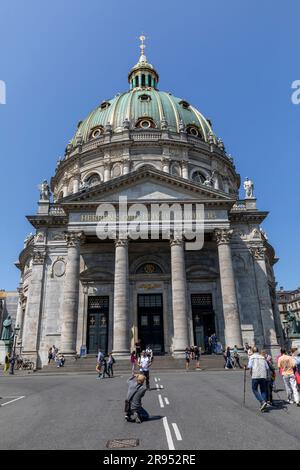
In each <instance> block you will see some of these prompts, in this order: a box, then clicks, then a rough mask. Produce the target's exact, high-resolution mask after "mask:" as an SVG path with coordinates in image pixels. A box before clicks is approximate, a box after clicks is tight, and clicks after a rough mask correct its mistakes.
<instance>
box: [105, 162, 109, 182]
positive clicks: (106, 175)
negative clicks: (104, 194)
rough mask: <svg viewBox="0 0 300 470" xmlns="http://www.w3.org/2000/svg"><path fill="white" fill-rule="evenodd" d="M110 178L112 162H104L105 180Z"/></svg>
mask: <svg viewBox="0 0 300 470" xmlns="http://www.w3.org/2000/svg"><path fill="white" fill-rule="evenodd" d="M109 180H110V163H108V162H106V163H105V164H104V182H106V181H109Z"/></svg>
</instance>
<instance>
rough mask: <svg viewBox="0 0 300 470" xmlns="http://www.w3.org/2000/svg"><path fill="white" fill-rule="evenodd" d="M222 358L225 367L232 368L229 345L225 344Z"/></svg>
mask: <svg viewBox="0 0 300 470" xmlns="http://www.w3.org/2000/svg"><path fill="white" fill-rule="evenodd" d="M224 359H225V369H232V368H233V365H232V358H231V351H230V346H227V348H226V351H225V354H224Z"/></svg>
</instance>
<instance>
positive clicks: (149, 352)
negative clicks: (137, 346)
mask: <svg viewBox="0 0 300 470" xmlns="http://www.w3.org/2000/svg"><path fill="white" fill-rule="evenodd" d="M146 354H147V356H148V357H149V359H150V362H152V361H153V351H152V349H151V346H150V344H148V346H147V348H146Z"/></svg>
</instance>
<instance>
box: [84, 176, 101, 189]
mask: <svg viewBox="0 0 300 470" xmlns="http://www.w3.org/2000/svg"><path fill="white" fill-rule="evenodd" d="M86 183H87V184H88V186H96V185H97V184H99V183H101V180H100V176H99V175H98V173H93V174H92V175H91V176H89V177H88V178H87V180H86Z"/></svg>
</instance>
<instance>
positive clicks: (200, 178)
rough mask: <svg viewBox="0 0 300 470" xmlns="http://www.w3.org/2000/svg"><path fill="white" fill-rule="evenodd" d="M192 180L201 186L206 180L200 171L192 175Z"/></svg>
mask: <svg viewBox="0 0 300 470" xmlns="http://www.w3.org/2000/svg"><path fill="white" fill-rule="evenodd" d="M192 180H193V181H195V182H196V183H201V184H203V183H204V181H205V180H206V178H205V176H203V175H202V173H201V172H200V171H195V172H194V173H193V175H192Z"/></svg>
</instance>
